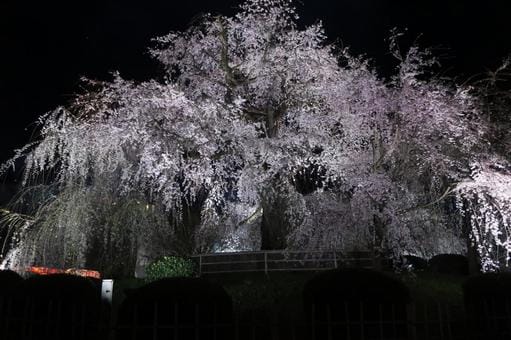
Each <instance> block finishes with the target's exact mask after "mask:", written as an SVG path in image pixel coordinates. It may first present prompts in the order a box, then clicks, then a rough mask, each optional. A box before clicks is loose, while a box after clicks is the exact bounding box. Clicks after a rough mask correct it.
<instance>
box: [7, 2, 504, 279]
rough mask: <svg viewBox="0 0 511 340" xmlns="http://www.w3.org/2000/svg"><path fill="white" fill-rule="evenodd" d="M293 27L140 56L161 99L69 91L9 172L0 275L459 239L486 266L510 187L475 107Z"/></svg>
mask: <svg viewBox="0 0 511 340" xmlns="http://www.w3.org/2000/svg"><path fill="white" fill-rule="evenodd" d="M297 20H298V15H297V12H296V10H295V8H294V7H293V5H292V3H291V2H290V1H288V0H247V1H245V3H243V4H242V5H241V6H240V10H239V12H238V13H237V14H236V15H234V16H233V17H224V16H212V15H205V16H203V17H202V19H201V20H200V21H198V22H196V23H195V24H194V25H192V26H191V27H190V28H189V29H188V30H186V31H184V32H173V33H170V34H168V35H166V36H164V37H160V38H157V39H155V47H154V48H152V49H151V50H150V51H151V55H152V56H153V57H154V58H155V59H156V60H158V61H159V62H160V63H161V65H162V66H163V69H164V72H166V76H165V79H166V80H165V81H164V82H158V81H155V80H153V81H146V82H138V83H137V82H133V81H129V80H126V79H123V78H122V77H121V76H120V75H119V74H114V75H113V80H112V81H111V82H98V81H91V80H84V84H85V86H86V88H87V90H86V91H85V92H84V93H82V94H80V95H78V96H77V97H76V98H75V100H74V101H73V103H72V104H71V105H69V106H67V107H61V108H58V109H56V110H55V111H53V112H50V113H47V114H45V115H43V116H41V118H40V119H39V124H40V126H41V130H40V137H39V139H38V140H37V141H35V142H34V143H32V144H29V145H27V147H26V148H23V149H22V150H19V151H18V152H17V155H16V157H15V158H14V159H16V158H19V157H24V162H25V169H24V174H25V175H24V188H23V190H22V191H21V192H20V195H19V196H18V199H17V200H15V202H14V204H13V205H12V207H10V208H9V210H8V211H7V210H5V211H4V220H3V221H4V225H5V226H6V228H9V233H10V234H12V235H15V237H14V241H13V242H14V245H15V252H12V253H11V255H10V256H8V259H7V261H10V262H11V263H16V261H17V263H25V262H38V263H40V262H43V263H45V264H52V265H60V266H70V265H72V266H85V265H87V266H91V267H96V268H99V269H102V270H105V271H110V272H123V271H128V272H130V271H132V270H133V267H134V265H135V262H136V261H137V257H138V258H140V257H148V258H156V257H159V256H161V255H166V254H193V253H198V252H208V251H227V250H249V249H260V248H261V247H262V248H266V249H268V248H283V249H295V248H298V249H303V248H314V249H331V248H335V249H339V250H349V249H368V248H370V249H376V250H378V251H380V252H382V253H385V254H387V255H389V256H400V255H403V254H416V255H421V256H432V255H434V254H438V253H464V252H466V250H467V241H466V240H467V238H468V237H471V239H472V242H474V244H475V245H476V248H477V249H478V251H479V255H480V257H481V259H482V262H483V264H484V265H483V267H484V268H485V270H491V269H495V268H498V267H500V266H501V265H502V261H501V259H500V258H499V256H500V255H498V254H496V252H495V249H496V248H498V249H499V251H500V252H501V253H503V254H505V255H504V257H505V258H507V257H508V253H509V251H510V250H511V244H510V242H509V240H508V239H509V236H508V234H507V230H509V223H510V219H509V216H511V215H510V214H509V213H510V212H511V211H509V206H510V205H509V197H510V195H509V192H511V190H510V188H511V177H509V166H508V165H507V164H508V163H507V159H506V157H507V155H506V151H505V150H507V149H506V148H504V151H503V150H502V145H500V148H499V147H495V145H499V143H500V142H501V141H502V140H503V139H502V138H501V139H499V140H497V141H496V140H495V138H493V139H492V137H493V136H494V135H495V131H496V127H495V125H492V124H490V119H489V117H490V116H491V115H490V114H488V110H487V108H488V106H487V105H486V104H487V103H489V100H487V99H488V96H484V95H482V94H481V91H479V88H475V87H474V86H468V85H459V84H456V83H455V82H454V81H453V80H450V79H444V78H442V77H440V76H437V75H436V74H435V73H434V72H433V71H434V68H435V66H436V65H437V61H436V59H435V58H434V56H433V55H432V53H431V52H430V51H429V50H425V49H420V48H419V47H418V46H412V47H410V48H409V49H408V50H407V52H405V53H401V52H400V48H399V46H398V39H399V34H397V33H395V32H394V33H392V35H391V38H390V39H389V46H390V51H391V52H392V53H393V54H394V56H395V57H396V60H397V63H398V66H397V67H396V72H395V76H394V77H392V78H390V79H383V78H381V77H380V76H378V74H376V72H375V71H374V70H373V69H372V67H371V65H370V62H369V61H368V60H365V59H364V58H362V57H357V56H353V55H351V54H350V53H349V50H347V49H342V48H339V47H337V46H335V45H330V44H328V43H327V42H326V37H325V33H324V31H323V28H322V26H321V24H315V25H312V26H308V27H305V28H301V27H299V25H298V24H297ZM499 108H502V105H501V106H499ZM489 111H491V112H495V110H494V109H490V110H489ZM505 114H507V113H505ZM505 114H502V112H501V113H500V115H501V116H502V115H504V116H505ZM13 162H14V161H13V160H12V161H11V162H8V163H6V164H5V165H4V167H3V171H6V169H7V168H8V167H9V166H11V165H13V164H14V163H13ZM506 261H507V260H506ZM506 261H505V264H507V262H506Z"/></svg>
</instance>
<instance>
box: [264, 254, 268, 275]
mask: <svg viewBox="0 0 511 340" xmlns="http://www.w3.org/2000/svg"><path fill="white" fill-rule="evenodd" d="M264 273H265V274H266V275H268V253H267V252H264Z"/></svg>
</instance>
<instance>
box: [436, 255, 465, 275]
mask: <svg viewBox="0 0 511 340" xmlns="http://www.w3.org/2000/svg"><path fill="white" fill-rule="evenodd" d="M428 265H429V268H430V270H431V271H432V272H434V273H439V274H449V275H461V276H464V275H468V273H469V269H468V259H467V257H466V256H463V255H458V254H440V255H436V256H433V257H432V258H431V259H430V260H429V262H428Z"/></svg>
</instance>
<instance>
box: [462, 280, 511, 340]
mask: <svg viewBox="0 0 511 340" xmlns="http://www.w3.org/2000/svg"><path fill="white" fill-rule="evenodd" d="M463 297H464V300H465V308H466V310H467V314H468V317H469V321H470V322H469V324H470V325H471V326H472V327H473V329H472V334H473V335H474V336H475V338H476V339H504V338H507V337H509V336H510V335H511V273H486V274H481V275H477V276H473V277H471V278H469V279H468V280H467V281H465V283H464V284H463Z"/></svg>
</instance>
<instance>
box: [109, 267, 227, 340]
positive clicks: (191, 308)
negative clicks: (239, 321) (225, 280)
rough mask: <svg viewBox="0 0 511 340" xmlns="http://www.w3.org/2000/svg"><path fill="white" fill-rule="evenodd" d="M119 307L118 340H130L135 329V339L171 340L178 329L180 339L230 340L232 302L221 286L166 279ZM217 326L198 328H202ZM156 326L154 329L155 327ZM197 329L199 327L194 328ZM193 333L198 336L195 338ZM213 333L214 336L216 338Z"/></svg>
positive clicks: (135, 292) (129, 294)
mask: <svg viewBox="0 0 511 340" xmlns="http://www.w3.org/2000/svg"><path fill="white" fill-rule="evenodd" d="M126 293H127V297H126V299H125V300H124V301H123V303H122V304H121V307H120V309H119V317H118V329H119V331H118V332H117V339H119V340H120V339H132V338H131V336H133V331H134V329H135V328H134V327H137V329H138V330H139V332H138V333H136V337H135V339H153V336H154V335H156V337H157V338H158V337H159V338H166V337H170V336H171V335H172V334H173V332H174V330H173V329H172V328H169V326H172V325H175V322H177V324H178V325H180V326H183V325H188V326H185V327H179V329H178V331H177V332H178V333H179V339H195V338H196V336H198V337H199V338H200V339H214V338H215V337H216V338H217V339H229V337H230V336H231V330H230V328H229V327H228V325H229V323H230V322H231V321H232V300H231V298H230V296H229V295H228V294H227V293H226V291H225V290H224V289H223V287H221V286H220V285H217V284H214V283H211V282H209V281H207V280H205V279H202V278H182V277H179V278H166V279H161V280H158V281H155V282H151V283H148V284H146V285H145V286H142V287H140V288H137V289H133V290H130V291H128V292H126ZM213 323H215V324H220V325H222V324H223V325H224V326H219V328H217V329H216V330H214V329H213V328H212V327H200V325H201V324H202V325H203V324H207V325H211V324H213ZM155 325H156V326H155ZM195 325H199V327H195ZM195 332H199V334H196V333H195ZM215 333H216V334H215Z"/></svg>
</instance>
